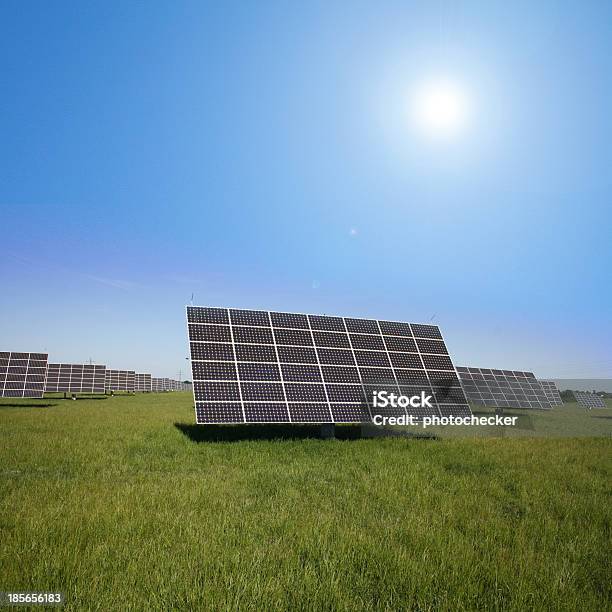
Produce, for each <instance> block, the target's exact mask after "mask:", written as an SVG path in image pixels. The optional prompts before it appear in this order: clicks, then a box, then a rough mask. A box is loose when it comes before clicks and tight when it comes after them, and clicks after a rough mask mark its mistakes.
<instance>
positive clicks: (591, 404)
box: [573, 391, 606, 409]
mask: <svg viewBox="0 0 612 612" xmlns="http://www.w3.org/2000/svg"><path fill="white" fill-rule="evenodd" d="M573 394H574V397H575V398H576V402H578V405H579V406H583V407H584V408H589V409H591V408H606V403H605V402H604V400H603V398H602V397H599V395H595V393H590V392H588V391H573Z"/></svg>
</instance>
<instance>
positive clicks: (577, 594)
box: [0, 393, 612, 611]
mask: <svg viewBox="0 0 612 612" xmlns="http://www.w3.org/2000/svg"><path fill="white" fill-rule="evenodd" d="M40 404H49V405H48V406H47V407H34V406H40ZM191 406H192V398H191V395H190V394H188V393H173V394H148V395H141V396H135V397H134V396H117V397H114V398H112V399H106V400H79V401H76V402H73V401H69V400H68V401H64V400H58V399H49V400H37V401H32V400H19V401H12V402H11V401H7V400H3V401H2V402H0V591H6V590H36V591H44V590H52V591H57V590H59V591H63V592H64V593H65V594H66V596H67V605H66V607H65V609H67V610H83V609H99V610H146V609H153V610H194V609H207V610H228V609H240V610H277V609H278V610H363V609H365V610H400V609H413V610H436V611H437V610H521V611H523V610H572V611H574V610H597V611H601V610H605V609H610V606H611V605H612V595H611V591H610V584H611V583H612V580H611V579H612V575H611V573H610V550H611V546H610V545H611V541H610V522H611V514H612V511H611V508H612V504H611V503H610V501H611V500H610V497H611V495H610V493H611V491H610V482H611V472H612V452H611V451H612V440H611V439H610V437H609V435H608V437H599V438H594V437H593V438H511V437H485V438H481V439H479V438H470V439H452V438H451V439H438V440H414V439H412V440H411V439H406V438H377V439H350V438H351V437H353V436H354V434H355V431H356V430H355V428H344V429H342V430H341V435H342V436H344V437H345V438H346V439H343V440H335V441H322V440H317V439H314V438H308V437H301V436H302V435H304V434H301V433H297V434H296V437H295V438H293V439H291V438H285V439H266V437H269V433H267V432H269V431H270V430H269V429H268V428H265V427H254V428H244V427H243V428H238V429H229V430H228V429H227V428H226V429H221V430H219V429H218V428H217V429H215V428H210V427H208V428H207V427H203V428H198V427H195V426H193V418H194V417H193V410H192V408H191ZM565 410H567V411H569V412H568V414H569V416H567V417H566V418H570V419H573V418H578V416H577V415H576V414H573V416H572V410H575V408H572V407H571V406H570V407H567V408H563V409H561V411H559V412H558V414H557V415H556V416H553V417H552V418H553V421H554V420H555V419H557V425H556V426H555V427H558V419H559V418H561V419H562V417H563V414H564V413H563V411H565ZM594 413H596V411H592V413H591V414H590V415H589V418H593V417H594ZM608 414H610V413H609V412H608V411H601V414H600V415H599V416H606V415H608ZM583 416H584V415H583ZM545 417H546V415H537V418H545ZM534 418H535V417H534ZM549 418H551V417H550V416H549ZM599 420H600V421H601V423H598V427H600V426H601V427H603V426H607V422H608V421H606V419H599ZM177 424H178V426H177ZM219 431H221V433H219ZM272 431H273V432H277V433H278V434H279V435H281V434H282V433H284V431H285V430H284V429H283V428H276V429H274V428H272ZM304 431H305V432H306V433H308V432H309V431H313V430H312V428H311V429H308V428H306V429H305V430H304ZM598 431H600V430H599V429H598ZM600 433H602V432H601V431H600ZM603 433H605V430H604V431H603ZM219 438H220V439H222V440H223V439H225V440H226V441H215V439H219ZM241 438H242V439H241ZM245 438H246V439H245ZM249 438H250V439H249Z"/></svg>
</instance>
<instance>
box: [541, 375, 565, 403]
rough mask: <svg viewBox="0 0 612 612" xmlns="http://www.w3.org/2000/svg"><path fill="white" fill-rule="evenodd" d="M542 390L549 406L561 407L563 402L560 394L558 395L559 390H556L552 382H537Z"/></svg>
mask: <svg viewBox="0 0 612 612" xmlns="http://www.w3.org/2000/svg"><path fill="white" fill-rule="evenodd" d="M538 382H539V383H540V384H541V385H542V388H543V389H544V394H545V395H546V398H547V399H548V401H549V402H550V405H551V406H562V405H563V400H562V399H561V394H560V393H559V389H557V385H556V384H555V382H554V381H552V380H540V381H538Z"/></svg>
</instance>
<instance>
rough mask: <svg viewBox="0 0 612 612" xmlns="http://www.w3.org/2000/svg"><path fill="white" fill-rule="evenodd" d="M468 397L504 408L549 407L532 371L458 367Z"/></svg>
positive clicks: (544, 408)
mask: <svg viewBox="0 0 612 612" xmlns="http://www.w3.org/2000/svg"><path fill="white" fill-rule="evenodd" d="M457 372H458V374H459V378H460V379H461V384H462V385H463V389H464V391H465V395H466V396H467V398H468V400H470V402H472V403H474V404H478V405H481V406H491V407H500V408H502V407H504V408H537V409H541V410H542V409H543V410H548V409H550V408H551V407H552V405H551V403H550V401H549V399H548V398H547V397H546V393H545V392H544V388H543V387H542V385H541V384H540V381H538V380H537V379H536V377H535V375H534V374H533V372H522V371H519V370H492V369H488V368H467V367H460V366H458V367H457Z"/></svg>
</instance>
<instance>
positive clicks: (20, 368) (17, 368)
mask: <svg viewBox="0 0 612 612" xmlns="http://www.w3.org/2000/svg"><path fill="white" fill-rule="evenodd" d="M48 357H49V356H48V355H47V353H13V352H10V351H9V352H0V392H1V396H2V397H42V396H43V394H44V392H45V378H46V376H47V359H48Z"/></svg>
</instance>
